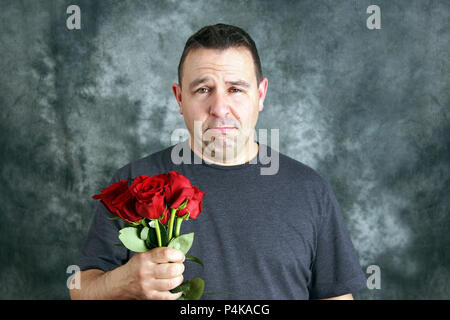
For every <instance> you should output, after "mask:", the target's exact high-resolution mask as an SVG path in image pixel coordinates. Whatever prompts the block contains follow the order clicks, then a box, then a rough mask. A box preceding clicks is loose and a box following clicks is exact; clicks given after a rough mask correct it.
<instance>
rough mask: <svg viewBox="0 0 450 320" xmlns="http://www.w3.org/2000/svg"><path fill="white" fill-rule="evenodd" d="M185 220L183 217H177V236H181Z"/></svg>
mask: <svg viewBox="0 0 450 320" xmlns="http://www.w3.org/2000/svg"><path fill="white" fill-rule="evenodd" d="M182 222H183V218H182V217H177V225H176V227H175V237H179V236H180V229H181V223H182Z"/></svg>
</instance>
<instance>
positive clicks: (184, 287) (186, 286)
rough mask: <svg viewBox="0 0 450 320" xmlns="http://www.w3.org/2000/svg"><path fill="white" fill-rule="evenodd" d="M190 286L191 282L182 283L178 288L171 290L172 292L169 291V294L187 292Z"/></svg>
mask: <svg viewBox="0 0 450 320" xmlns="http://www.w3.org/2000/svg"><path fill="white" fill-rule="evenodd" d="M190 286H191V282H190V281H184V282H183V283H182V284H180V285H179V286H178V287H176V288H173V289H172V290H170V292H172V293H177V292H180V291H183V292H186V291H188V290H189V288H190Z"/></svg>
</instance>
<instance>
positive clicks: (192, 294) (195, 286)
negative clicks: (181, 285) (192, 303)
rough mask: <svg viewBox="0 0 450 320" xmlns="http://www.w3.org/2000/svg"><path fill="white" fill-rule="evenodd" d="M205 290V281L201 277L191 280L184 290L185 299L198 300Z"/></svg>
mask: <svg viewBox="0 0 450 320" xmlns="http://www.w3.org/2000/svg"><path fill="white" fill-rule="evenodd" d="M204 290H205V281H203V279H202V278H194V279H192V280H191V283H190V286H189V290H188V291H187V292H186V296H185V298H184V299H185V300H200V298H201V297H202V295H203V291H204Z"/></svg>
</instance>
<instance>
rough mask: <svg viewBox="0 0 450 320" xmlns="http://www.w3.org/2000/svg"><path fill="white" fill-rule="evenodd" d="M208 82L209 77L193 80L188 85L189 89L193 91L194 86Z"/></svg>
mask: <svg viewBox="0 0 450 320" xmlns="http://www.w3.org/2000/svg"><path fill="white" fill-rule="evenodd" d="M208 80H209V77H203V78H198V79H195V80H194V81H192V82H191V83H190V84H189V89H190V90H192V89H194V88H195V87H196V86H198V85H200V84H202V83H205V82H207V81H208Z"/></svg>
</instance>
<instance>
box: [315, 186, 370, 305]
mask: <svg viewBox="0 0 450 320" xmlns="http://www.w3.org/2000/svg"><path fill="white" fill-rule="evenodd" d="M321 211H322V218H321V223H320V226H319V232H318V235H317V244H316V253H315V258H314V262H313V267H312V281H311V284H310V288H309V289H310V297H309V298H310V299H324V298H331V297H336V296H341V295H344V294H348V293H352V294H353V293H356V292H358V291H360V290H362V289H363V288H364V287H365V286H366V278H365V275H364V272H363V271H362V268H361V266H360V264H359V260H358V256H357V253H356V251H355V249H354V247H353V244H352V241H351V239H350V235H349V232H348V230H347V228H346V226H345V221H344V219H343V215H342V212H341V210H340V207H339V205H338V202H337V200H336V198H335V196H334V193H333V191H332V189H331V186H330V184H329V183H328V182H327V181H325V197H324V200H323V201H322V205H321Z"/></svg>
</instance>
